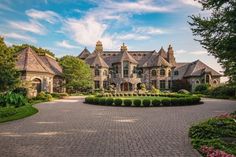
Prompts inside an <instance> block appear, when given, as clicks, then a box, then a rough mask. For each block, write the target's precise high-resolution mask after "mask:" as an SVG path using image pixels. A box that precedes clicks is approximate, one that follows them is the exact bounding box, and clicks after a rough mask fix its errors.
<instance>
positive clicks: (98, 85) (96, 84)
mask: <svg viewBox="0 0 236 157" xmlns="http://www.w3.org/2000/svg"><path fill="white" fill-rule="evenodd" d="M94 84H95V89H99V88H100V83H99V81H94Z"/></svg>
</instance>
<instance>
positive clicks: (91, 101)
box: [85, 96, 94, 104]
mask: <svg viewBox="0 0 236 157" xmlns="http://www.w3.org/2000/svg"><path fill="white" fill-rule="evenodd" d="M85 102H86V103H88V104H93V103H94V97H91V96H90V97H86V98H85Z"/></svg>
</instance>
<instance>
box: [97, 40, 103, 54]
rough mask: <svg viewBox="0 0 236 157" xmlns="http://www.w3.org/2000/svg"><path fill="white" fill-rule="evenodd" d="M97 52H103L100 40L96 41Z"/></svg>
mask: <svg viewBox="0 0 236 157" xmlns="http://www.w3.org/2000/svg"><path fill="white" fill-rule="evenodd" d="M95 52H99V53H102V52H103V46H102V42H101V41H99V40H98V41H97V43H96V47H95Z"/></svg>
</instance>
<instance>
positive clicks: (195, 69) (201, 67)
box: [184, 60, 221, 77]
mask: <svg viewBox="0 0 236 157" xmlns="http://www.w3.org/2000/svg"><path fill="white" fill-rule="evenodd" d="M204 73H211V75H212V76H221V74H220V73H218V72H217V71H215V70H213V69H212V68H210V67H209V66H207V65H206V64H204V63H203V62H202V61H200V60H196V61H194V62H192V63H190V64H189V65H188V68H187V70H186V73H185V74H184V77H190V76H201V75H203V74H204Z"/></svg>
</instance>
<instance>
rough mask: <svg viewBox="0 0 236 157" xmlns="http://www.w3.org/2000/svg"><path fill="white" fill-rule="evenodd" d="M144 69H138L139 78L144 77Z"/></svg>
mask: <svg viewBox="0 0 236 157" xmlns="http://www.w3.org/2000/svg"><path fill="white" fill-rule="evenodd" d="M142 73H143V69H140V68H137V76H138V77H142Z"/></svg>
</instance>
